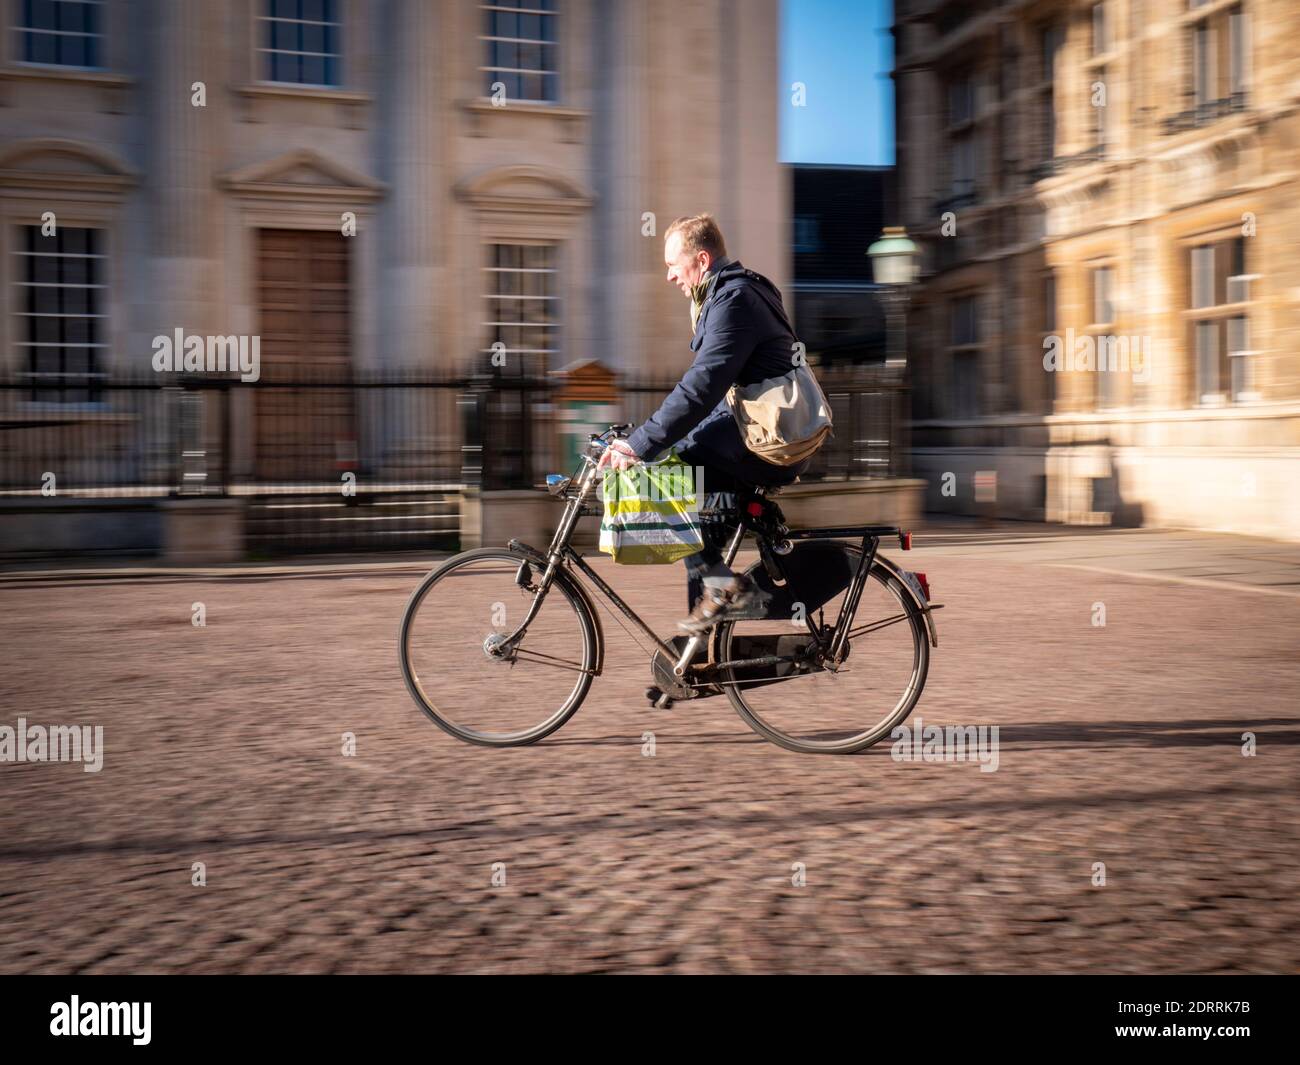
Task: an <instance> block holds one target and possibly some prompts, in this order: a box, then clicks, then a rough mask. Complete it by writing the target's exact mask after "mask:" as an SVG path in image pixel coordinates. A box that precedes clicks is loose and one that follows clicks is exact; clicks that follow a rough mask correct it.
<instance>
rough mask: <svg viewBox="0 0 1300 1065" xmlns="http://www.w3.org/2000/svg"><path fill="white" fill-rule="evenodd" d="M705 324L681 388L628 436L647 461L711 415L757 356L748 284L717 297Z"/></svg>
mask: <svg viewBox="0 0 1300 1065" xmlns="http://www.w3.org/2000/svg"><path fill="white" fill-rule="evenodd" d="M706 326H707V328H706V329H705V332H704V342H703V343H702V344H701V345H700V350H699V351H697V352H696V353H695V361H694V362H692V363H691V365H690V368H689V369H687V371H686V373H685V375H684V376H683V377H682V379H681V380H680V381H679V382H678V383H677V387H676V388H674V389H673V390H672V392H671V393H669V395H668V398H667V399H665V400H664V401H663V403H662V404H661V405H660V407H659V409H658V410H657V411H655V412H654V414H652V415H651V416H650V417H649V418H648V419H646V422H645V424H644V425H642V426H641V427H640V428H639V429H637V430H635V431H634V432H633V433H632V435H631V436H629V437H628V438H627V443H628V445H629V446H630V447H631V448H632V450H633V451H635V452H636V453H637V455H639V456H640V457H641V458H642V459H643V460H645V461H650V460H652V459H655V458H658V456H659V454H660V453H661V452H663V451H664V450H666V449H667V448H669V447H671V446H672V445H673V444H675V443H677V441H678V440H680V439H681V438H682V437H684V436H685V435H686V434H687V433H689V432H690V431H691V430H692V429H694V428H695V427H696V426H697V425H699V424H700V422H702V421H703V420H704V419H705V418H706V417H707V416H708V415H709V414H710V413H712V411H713V408H714V407H716V406H717V405H718V403H719V402H720V401H721V399H722V397H723V396H725V395H726V394H727V389H729V388H730V387H731V386H732V385H733V384H735V383H736V378H737V377H739V376H740V371H741V370H742V369H743V368H744V366H745V363H746V362H747V361H748V359H749V357H750V355H752V354H753V353H754V347H755V345H756V344H757V343H758V330H757V328H756V323H755V321H754V309H753V307H752V306H751V305H750V300H749V299H748V298H747V297H746V296H745V288H744V287H743V286H737V287H736V288H733V289H731V290H729V291H727V292H723V293H722V294H721V295H719V296H718V298H717V303H715V304H714V305H713V306H712V307H711V308H710V309H709V319H708V322H707V323H706Z"/></svg>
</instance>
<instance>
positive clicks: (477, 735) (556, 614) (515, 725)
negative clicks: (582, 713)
mask: <svg viewBox="0 0 1300 1065" xmlns="http://www.w3.org/2000/svg"><path fill="white" fill-rule="evenodd" d="M542 572H543V571H542V568H541V567H540V566H537V565H535V564H532V563H530V562H529V560H528V559H527V558H526V557H525V556H524V555H522V554H519V553H517V552H515V551H511V550H509V549H507V548H496V547H485V548H479V549H477V550H474V551H466V552H464V553H463V554H460V555H457V556H456V557H454V558H452V559H449V560H448V561H447V562H445V563H443V565H441V566H440V567H438V568H437V569H436V570H434V571H433V572H432V573H430V574H429V576H428V577H426V578H425V579H424V582H423V583H422V584H421V585H420V587H419V588H417V589H416V590H415V593H414V594H413V595H412V596H411V600H410V602H409V603H408V604H407V607H406V613H405V615H404V616H403V617H402V625H401V630H400V633H399V646H400V655H401V663H402V677H403V678H404V679H405V681H406V686H407V689H408V690H409V691H410V693H411V697H412V698H413V699H414V700H415V702H416V705H418V706H419V707H420V709H421V710H423V711H424V713H425V714H426V715H427V716H428V717H429V718H431V719H432V720H433V722H434V724H436V725H437V726H438V727H439V728H441V729H444V730H445V731H447V732H449V733H451V734H452V735H453V736H455V737H457V738H458V739H461V740H464V741H466V742H467V743H477V744H481V745H483V746H487V747H515V746H520V745H522V744H527V743H536V742H537V741H538V740H540V739H542V738H543V737H544V736H548V735H550V733H552V732H554V731H555V730H556V729H557V728H559V727H560V726H561V725H563V724H564V723H565V722H566V721H567V720H568V719H569V718H570V717H572V716H573V714H574V712H575V711H576V710H577V709H578V707H579V706H580V705H581V704H582V700H583V698H584V697H585V696H586V694H587V689H588V688H589V687H590V686H591V679H592V676H593V675H594V671H595V664H596V660H597V636H596V630H595V626H594V625H593V624H592V620H591V615H590V613H589V611H588V608H587V604H586V601H585V600H584V599H583V597H582V594H581V592H580V591H579V590H578V589H577V588H575V587H574V586H573V583H572V581H571V579H570V578H569V577H568V576H567V575H566V574H564V573H557V574H556V576H555V579H554V581H553V582H552V584H551V586H550V588H549V589H547V591H546V593H545V595H544V597H543V599H542V602H541V605H540V606H539V608H538V611H537V614H536V616H535V617H534V618H533V620H532V621H531V622H529V624H528V629H527V632H526V633H525V634H524V637H523V639H522V640H521V641H520V642H519V643H518V644H517V646H515V647H514V648H509V647H506V646H505V645H504V642H505V640H506V639H507V637H509V636H510V635H511V634H512V633H513V632H514V631H515V630H516V629H517V628H518V626H519V624H520V623H521V622H522V621H523V620H524V618H525V617H526V616H527V614H528V611H529V609H530V608H531V607H532V605H533V600H534V599H535V598H536V595H537V592H536V585H537V582H538V581H539V580H540V579H541V577H542ZM530 586H531V587H530Z"/></svg>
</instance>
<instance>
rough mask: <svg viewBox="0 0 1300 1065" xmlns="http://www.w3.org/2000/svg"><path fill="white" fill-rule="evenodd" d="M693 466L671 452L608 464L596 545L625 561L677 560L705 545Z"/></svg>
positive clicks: (601, 489) (603, 483) (604, 478)
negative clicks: (617, 467) (619, 464)
mask: <svg viewBox="0 0 1300 1065" xmlns="http://www.w3.org/2000/svg"><path fill="white" fill-rule="evenodd" d="M695 473H696V470H695V468H694V467H693V466H688V465H687V464H686V463H685V462H683V461H682V460H681V458H680V457H679V456H678V455H677V452H675V451H673V452H670V453H669V454H668V457H667V458H665V459H663V460H662V461H661V462H639V463H637V464H636V465H634V466H630V467H628V468H627V469H626V470H615V469H613V468H609V469H606V470H605V471H604V474H603V479H602V480H601V486H600V494H601V498H602V500H603V501H604V504H605V516H604V518H603V519H602V521H601V523H600V549H601V551H603V552H605V553H606V554H607V555H611V556H613V559H614V561H615V562H618V563H622V564H625V565H634V566H642V565H654V564H658V563H664V562H676V561H677V560H678V559H681V558H685V557H686V556H687V555H693V554H695V553H696V552H697V551H699V550H700V549H701V548H702V547H703V546H704V536H703V533H702V532H701V530H700V508H699V500H698V496H697V490H698V489H697V485H696V483H695Z"/></svg>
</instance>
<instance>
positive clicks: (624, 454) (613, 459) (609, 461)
mask: <svg viewBox="0 0 1300 1065" xmlns="http://www.w3.org/2000/svg"><path fill="white" fill-rule="evenodd" d="M640 461H641V460H640V459H639V458H637V454H636V452H635V451H633V450H632V449H631V448H630V447H628V445H627V441H626V440H611V441H610V442H609V446H608V447H607V448H605V450H604V452H602V454H601V456H600V462H599V463H597V465H596V469H598V470H603V469H604V468H605V467H606V466H610V467H612V468H614V469H616V470H626V469H627V468H628V467H629V466H632V465H634V464H635V463H637V462H640Z"/></svg>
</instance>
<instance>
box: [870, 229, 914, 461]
mask: <svg viewBox="0 0 1300 1065" xmlns="http://www.w3.org/2000/svg"><path fill="white" fill-rule="evenodd" d="M918 250H919V249H918V248H917V246H916V245H915V244H914V243H913V242H912V240H911V239H910V238H909V237H908V235H907V230H906V229H904V228H903V227H902V226H886V227H885V231H884V233H882V234H881V237H880V239H879V240H878V241H876V242H875V243H874V244H872V245H871V247H869V248H868V249H867V254H868V255H870V256H871V270H872V273H873V275H874V276H875V279H876V294H877V295H878V296H879V297H880V302H881V303H882V304H883V305H884V308H885V380H886V382H887V387H888V388H889V389H890V390H891V392H892V396H891V402H890V416H891V420H892V421H893V423H894V424H893V426H892V427H891V428H892V430H893V431H892V432H890V434H889V439H890V447H891V454H890V464H889V465H890V472H891V474H893V475H894V476H902V475H904V474H905V473H906V472H907V469H906V467H907V453H908V447H907V441H906V440H905V439H904V434H905V422H904V418H903V417H902V414H903V411H902V410H901V409H900V408H901V404H902V395H903V382H904V374H905V372H906V370H907V345H906V339H907V304H908V301H909V299H910V298H911V284H912V282H913V281H914V280H915V279H916V272H917V252H918Z"/></svg>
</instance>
